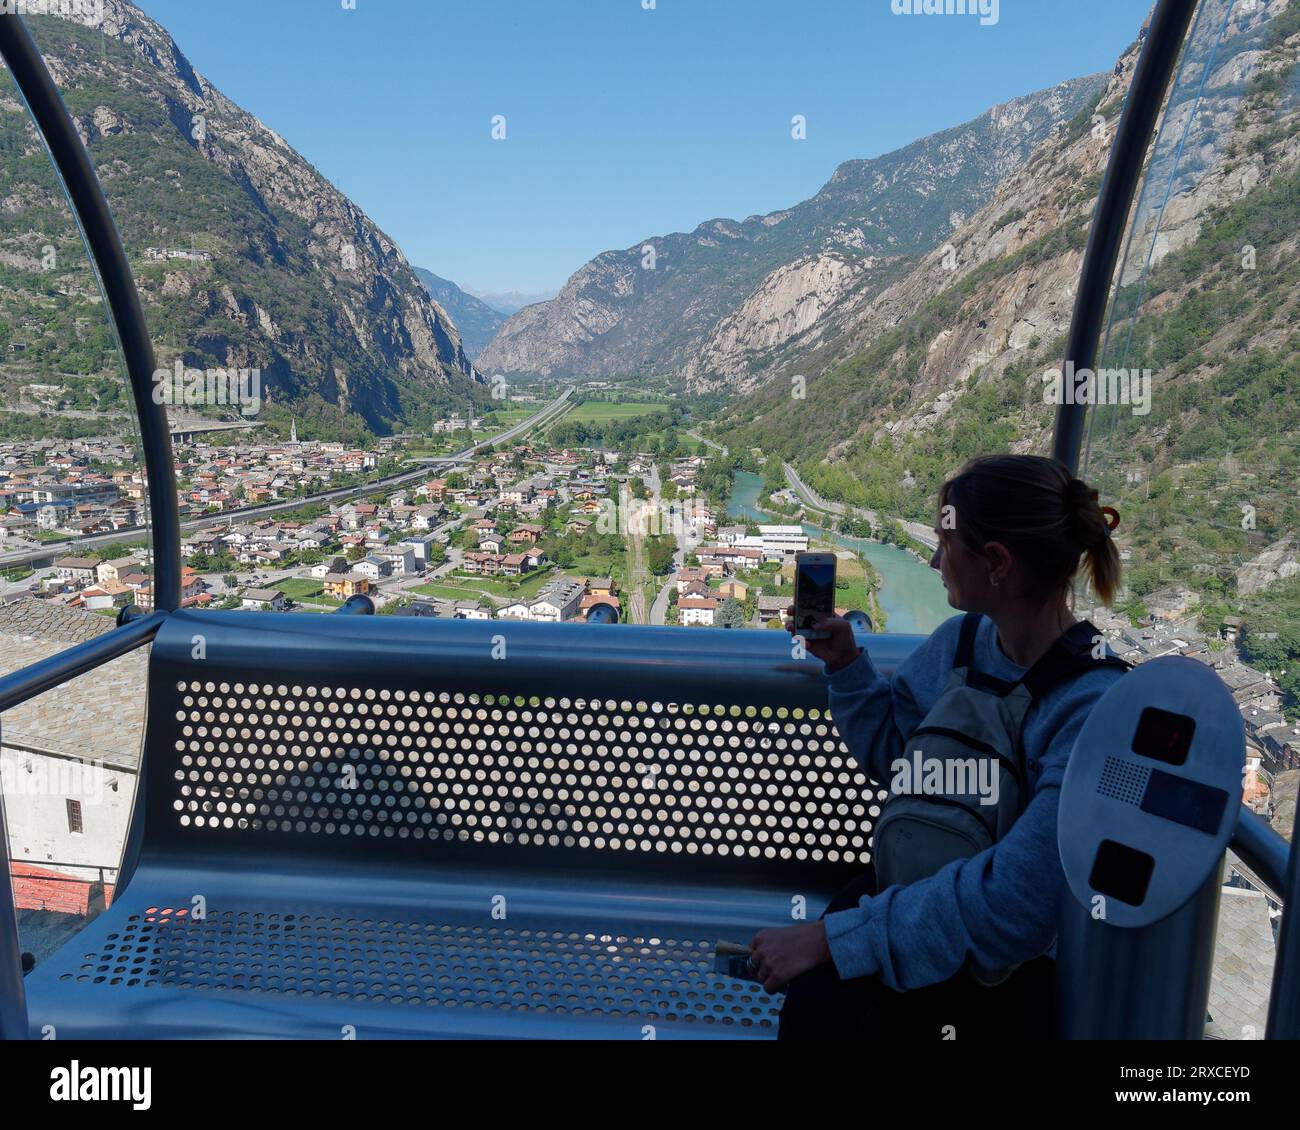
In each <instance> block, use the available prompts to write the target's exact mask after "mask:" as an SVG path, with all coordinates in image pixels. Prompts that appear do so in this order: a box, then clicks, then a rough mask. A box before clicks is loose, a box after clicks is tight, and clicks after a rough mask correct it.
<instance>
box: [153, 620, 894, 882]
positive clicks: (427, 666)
mask: <svg viewBox="0 0 1300 1130" xmlns="http://www.w3.org/2000/svg"><path fill="white" fill-rule="evenodd" d="M875 641H879V643H875ZM917 642H918V640H917V638H916V637H883V636H881V637H873V654H876V655H877V656H878V661H879V662H880V663H881V665H882V667H884V668H885V669H886V670H889V669H891V668H892V666H893V665H894V663H896V662H898V661H899V660H900V659H901V658H902V657H903V656H905V655H906V654H908V653H909V652H910V650H911V649H912V648H914V647H915V646H916V644H917ZM820 670H821V664H820V663H819V662H817V661H815V660H808V659H805V660H794V659H792V658H791V640H790V637H789V636H787V635H786V634H785V633H777V632H775V631H769V632H751V631H723V630H708V629H691V630H687V629H675V628H668V629H665V628H636V627H630V626H617V627H598V626H595V625H585V624H578V625H542V624H529V623H511V622H504V621H477V622H476V621H442V620H435V621H430V620H416V619H405V618H398V617H391V616H375V617H357V616H308V615H281V614H275V613H239V612H229V613H226V612H223V613H201V612H181V613H177V614H175V615H173V616H172V617H171V618H170V619H169V621H168V623H167V624H166V625H165V626H164V627H163V629H162V630H161V632H160V633H159V635H158V638H157V640H156V641H155V643H154V645H153V650H152V655H151V659H150V687H149V708H148V728H147V733H146V760H145V766H146V768H145V781H144V786H145V801H144V803H145V806H146V821H145V825H144V838H143V850H144V852H145V853H153V852H158V853H164V854H167V855H171V856H186V855H203V856H206V857H208V858H211V857H212V856H213V855H214V854H215V855H218V856H219V855H221V854H230V855H232V856H235V855H238V856H240V857H243V859H245V860H247V859H248V858H249V857H252V858H261V859H265V858H267V857H268V855H286V856H291V855H301V856H305V857H310V858H311V859H312V860H317V861H318V860H321V859H322V858H324V859H328V858H330V857H334V858H338V859H340V860H343V859H346V860H347V861H348V862H349V863H357V862H359V861H363V860H373V861H376V862H378V861H386V862H390V863H392V864H394V865H397V864H401V863H418V864H422V865H430V864H438V865H450V866H452V867H457V868H461V869H463V868H464V867H465V866H466V865H472V864H474V863H476V862H483V863H487V864H490V865H493V866H497V867H504V868H509V869H512V870H522V869H537V870H545V871H561V872H563V871H575V870H584V871H585V870H591V871H604V872H609V871H611V870H615V871H620V872H626V871H638V872H649V873H653V874H657V875H659V876H661V877H670V876H679V877H683V878H684V877H686V876H688V875H689V876H691V877H699V878H708V879H710V880H718V879H722V880H725V881H727V882H754V883H757V884H761V885H763V886H766V885H769V884H770V883H771V882H772V881H774V880H781V879H785V880H789V879H792V878H796V877H797V878H799V879H800V880H801V881H802V882H803V883H804V884H805V885H808V886H812V887H813V888H815V889H823V890H830V889H832V888H834V887H836V886H837V885H839V884H841V883H843V882H844V881H846V880H847V879H848V878H850V877H852V876H853V875H856V874H858V873H860V872H861V870H862V867H863V865H864V863H865V862H866V860H867V859H868V855H869V844H868V838H869V836H870V834H871V826H872V818H873V816H874V815H876V814H877V812H878V808H877V805H878V803H879V799H880V795H881V794H880V793H879V791H878V790H877V789H875V788H874V787H873V786H872V785H871V784H870V783H869V782H868V781H867V779H866V778H865V776H864V775H863V774H862V773H861V771H860V770H859V769H858V767H857V766H856V764H855V763H854V762H853V760H852V758H851V757H850V755H849V754H848V751H847V750H846V749H845V748H844V746H843V744H842V743H841V741H840V740H839V737H838V735H837V733H836V732H835V729H834V726H833V724H832V722H831V720H830V718H829V715H828V713H827V710H826V693H825V685H824V682H823V680H822V678H821V677H820Z"/></svg>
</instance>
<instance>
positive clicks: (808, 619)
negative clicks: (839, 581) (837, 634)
mask: <svg viewBox="0 0 1300 1130" xmlns="http://www.w3.org/2000/svg"><path fill="white" fill-rule="evenodd" d="M835 565H836V557H835V554H833V553H799V554H796V555H795V566H794V629H795V631H796V632H797V633H798V634H799V635H801V636H803V637H804V639H809V640H820V639H825V638H826V636H827V634H828V633H826V632H814V631H813V630H812V626H813V625H814V624H816V623H818V622H819V621H821V620H829V619H830V618H831V617H832V616H834V615H835Z"/></svg>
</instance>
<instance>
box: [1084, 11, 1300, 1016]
mask: <svg viewBox="0 0 1300 1130" xmlns="http://www.w3.org/2000/svg"><path fill="white" fill-rule="evenodd" d="M1297 35H1300V5H1296V4H1292V5H1290V6H1289V7H1288V6H1286V5H1280V4H1269V5H1267V6H1266V5H1264V4H1262V3H1261V4H1243V3H1241V2H1240V0H1205V2H1204V3H1203V4H1202V5H1201V8H1200V10H1199V12H1198V13H1197V18H1196V24H1195V27H1194V30H1193V32H1192V35H1191V37H1190V38H1189V41H1188V44H1187V47H1186V49H1185V52H1184V58H1183V61H1182V64H1181V71H1180V74H1179V76H1178V80H1177V83H1176V85H1175V88H1174V90H1173V92H1172V94H1171V97H1170V101H1169V106H1168V108H1167V110H1166V113H1165V117H1164V123H1163V126H1162V128H1161V131H1160V134H1159V137H1158V139H1157V141H1156V143H1155V145H1154V147H1153V150H1152V152H1151V154H1150V158H1149V166H1148V169H1147V173H1146V178H1145V181H1144V183H1143V186H1142V192H1141V196H1140V199H1139V202H1138V204H1137V206H1136V208H1135V211H1134V215H1133V218H1132V221H1131V230H1130V233H1129V239H1128V245H1127V248H1126V251H1125V255H1124V258H1123V262H1122V266H1121V269H1120V274H1119V277H1118V283H1117V289H1116V292H1115V296H1114V300H1113V303H1112V309H1111V315H1110V322H1109V325H1108V327H1107V331H1106V335H1105V339H1104V347H1103V351H1102V360H1101V362H1100V364H1099V370H1098V374H1097V377H1098V381H1097V388H1098V390H1099V399H1100V403H1098V404H1097V406H1096V407H1094V409H1093V411H1092V414H1091V420H1090V430H1089V434H1088V439H1087V449H1086V461H1085V467H1086V469H1085V472H1084V473H1085V475H1086V477H1087V478H1088V479H1089V481H1092V482H1094V483H1095V485H1097V486H1098V488H1099V489H1100V490H1101V493H1102V496H1103V501H1105V502H1109V503H1111V504H1113V505H1115V506H1116V508H1117V509H1118V510H1119V511H1120V513H1121V524H1120V527H1119V531H1118V534H1117V536H1118V538H1119V544H1120V547H1121V556H1122V557H1123V559H1124V564H1125V589H1124V592H1123V594H1122V598H1121V600H1119V601H1118V602H1117V605H1118V607H1117V608H1116V609H1115V610H1114V613H1115V615H1114V618H1113V619H1111V620H1109V621H1108V623H1109V626H1111V627H1112V628H1113V630H1114V632H1115V633H1116V635H1115V638H1116V639H1118V640H1119V644H1118V647H1119V649H1120V650H1121V651H1122V652H1125V653H1126V654H1127V657H1128V658H1131V659H1133V660H1135V661H1141V660H1143V659H1146V658H1151V657H1154V656H1158V655H1163V654H1178V653H1182V654H1190V655H1195V656H1197V657H1199V658H1202V659H1203V660H1204V661H1205V662H1207V663H1210V664H1212V665H1213V666H1215V667H1216V668H1217V669H1218V670H1219V673H1220V675H1221V676H1222V677H1223V679H1224V681H1225V682H1226V683H1227V685H1228V686H1229V688H1230V689H1231V690H1232V692H1233V694H1234V697H1235V698H1236V699H1237V701H1238V703H1239V704H1240V706H1241V710H1242V714H1243V717H1244V719H1245V723H1246V731H1247V735H1248V763H1249V767H1250V769H1249V772H1248V775H1247V781H1246V787H1245V790H1244V793H1243V800H1244V801H1245V803H1247V804H1249V805H1250V806H1252V807H1254V808H1256V809H1257V810H1258V811H1260V812H1261V813H1263V814H1264V815H1266V816H1276V814H1277V813H1279V812H1280V811H1284V810H1286V809H1287V807H1288V805H1289V807H1290V809H1291V810H1294V795H1295V778H1296V773H1295V772H1294V770H1296V769H1298V768H1300V575H1298V574H1300V543H1298V542H1297V540H1296V532H1297V520H1298V519H1300V509H1298V508H1297V499H1296V491H1295V483H1296V475H1297V471H1298V470H1300V457H1298V454H1300V453H1298V452H1297V448H1296V441H1297V438H1300V412H1298V411H1297V399H1296V397H1297V393H1298V392H1300V333H1297V332H1296V330H1295V327H1294V317H1295V314H1294V296H1295V293H1296V286H1297V283H1298V282H1300V267H1298V265H1297V264H1298V263H1300V259H1298V258H1297V255H1296V248H1297V238H1298V237H1300V169H1298V168H1297V160H1296V149H1295V137H1296V131H1297V126H1298V125H1300V122H1298V121H1297V112H1298V111H1300V70H1298V69H1297V66H1296V63H1297V59H1298V54H1297V49H1296V43H1297V39H1296V37H1297ZM1288 796H1289V797H1290V799H1289V800H1288V799H1287V798H1288ZM1280 830H1282V831H1283V832H1284V833H1287V834H1289V832H1290V829H1289V828H1287V827H1281V829H1280ZM1230 862H1231V871H1230V876H1231V887H1232V888H1233V890H1230V891H1229V892H1227V893H1225V898H1224V902H1223V912H1222V921H1221V924H1220V940H1219V954H1218V957H1217V958H1216V961H1217V962H1218V964H1219V967H1220V968H1219V969H1218V970H1217V971H1216V978H1215V990H1214V995H1213V996H1212V998H1211V1009H1210V1010H1211V1015H1212V1016H1213V1018H1214V1022H1215V1023H1214V1025H1213V1026H1212V1031H1217V1033H1218V1034H1221V1035H1224V1036H1226V1037H1228V1038H1232V1039H1241V1038H1250V1037H1251V1036H1252V1035H1256V1036H1257V1035H1259V1034H1261V1033H1262V1032H1263V1020H1264V1016H1263V1008H1264V1005H1263V1002H1264V1001H1265V1000H1266V999H1267V994H1268V986H1269V971H1270V968H1271V962H1272V953H1273V947H1272V944H1271V942H1272V939H1273V936H1274V933H1275V930H1276V925H1277V911H1278V908H1277V906H1276V904H1274V903H1273V902H1272V901H1271V900H1269V899H1267V898H1265V897H1264V896H1263V895H1262V894H1260V893H1259V891H1258V889H1257V888H1258V884H1257V881H1255V880H1254V878H1253V876H1251V875H1250V873H1249V870H1248V869H1247V868H1246V867H1245V865H1244V864H1242V863H1241V861H1240V860H1237V859H1236V858H1235V857H1231V858H1230ZM1233 895H1236V896H1239V897H1230V896H1233ZM1234 949H1236V950H1239V951H1240V952H1234ZM1225 963H1226V964H1225ZM1252 1002H1255V1003H1253V1004H1252Z"/></svg>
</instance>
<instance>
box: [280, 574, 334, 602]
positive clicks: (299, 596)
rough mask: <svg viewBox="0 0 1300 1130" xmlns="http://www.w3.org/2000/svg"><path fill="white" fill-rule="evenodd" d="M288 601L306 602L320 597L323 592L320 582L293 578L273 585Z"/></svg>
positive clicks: (311, 579)
mask: <svg viewBox="0 0 1300 1130" xmlns="http://www.w3.org/2000/svg"><path fill="white" fill-rule="evenodd" d="M275 588H277V589H279V590H280V591H281V592H282V593H284V595H285V596H287V597H288V598H289V599H290V600H307V599H309V598H311V597H314V596H320V595H321V594H322V593H323V592H324V591H325V590H324V587H323V586H322V584H321V582H320V581H317V580H315V579H313V578H311V577H295V578H293V579H292V580H288V581H281V582H280V583H279V584H277V585H275Z"/></svg>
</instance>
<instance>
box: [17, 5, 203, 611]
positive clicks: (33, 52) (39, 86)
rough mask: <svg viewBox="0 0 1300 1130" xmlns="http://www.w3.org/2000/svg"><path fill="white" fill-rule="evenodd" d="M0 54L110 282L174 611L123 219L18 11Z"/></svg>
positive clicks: (148, 353) (171, 501) (171, 506)
mask: <svg viewBox="0 0 1300 1130" xmlns="http://www.w3.org/2000/svg"><path fill="white" fill-rule="evenodd" d="M0 56H3V58H4V61H5V64H6V65H7V66H8V67H9V72H10V74H12V75H13V77H14V82H15V83H16V84H17V86H18V90H19V92H20V93H21V94H22V96H23V99H24V100H25V101H26V103H27V108H28V110H29V111H30V112H31V115H32V119H33V120H34V121H35V122H36V126H37V129H38V131H39V132H40V134H41V136H42V137H43V138H44V140H45V144H46V146H47V148H48V149H49V153H50V158H51V160H53V162H54V166H55V168H56V169H57V170H58V173H59V176H60V178H61V179H62V180H63V185H64V188H65V190H66V191H67V194H68V200H69V202H70V203H71V205H72V210H73V214H74V215H75V216H76V219H77V222H78V223H79V224H80V225H81V231H82V234H83V235H84V237H85V240H86V246H87V247H88V248H89V250H90V256H91V259H92V261H93V263H94V266H95V270H96V271H97V273H98V275H99V279H100V282H101V284H102V285H103V288H104V295H105V298H106V299H107V300H108V306H109V310H110V311H111V313H112V317H113V324H114V326H115V327H116V329H117V336H118V340H119V342H120V343H121V346H122V356H123V357H124V358H125V360H126V369H127V375H128V377H129V379H130V382H131V391H132V393H133V394H134V397H135V408H136V414H137V416H138V417H139V421H140V444H141V446H142V447H143V449H144V463H145V472H146V474H147V475H148V477H149V514H150V518H151V521H152V525H153V550H154V554H153V555H154V577H153V583H154V608H156V609H158V610H159V611H162V612H170V611H173V610H174V609H176V608H179V607H180V602H181V564H180V550H181V535H180V515H179V512H178V510H177V506H176V477H175V472H174V470H173V466H172V445H171V435H170V432H169V428H168V424H167V411H166V409H165V408H164V407H163V406H162V405H161V404H156V403H155V402H154V398H153V390H154V382H153V374H154V368H155V365H154V353H153V345H152V344H151V343H150V341H149V331H148V327H147V326H146V325H145V320H144V310H143V308H142V307H141V305H140V295H139V293H138V292H137V291H136V288H135V278H134V276H133V275H132V274H131V266H130V264H129V263H128V262H127V258H126V252H125V250H124V249H123V247H122V239H121V236H120V235H119V234H118V231H117V226H116V225H115V224H114V223H113V216H112V213H111V212H110V211H109V208H108V201H107V200H105V198H104V190H103V188H101V186H100V183H99V179H98V177H96V175H95V170H94V168H93V166H92V165H91V163H90V157H89V155H88V154H87V153H86V150H85V147H84V146H83V145H82V144H81V139H80V138H79V137H78V136H77V131H76V129H75V128H74V127H73V125H72V119H71V118H70V117H69V116H68V111H67V107H65V106H64V104H63V99H62V98H61V97H60V95H59V91H58V88H57V87H56V86H55V85H54V80H53V79H52V78H51V77H50V72H49V71H48V70H47V69H46V66H45V62H44V60H43V59H42V58H41V53H40V51H39V50H38V49H37V47H36V44H35V43H34V42H33V41H32V37H31V33H30V32H28V30H27V26H26V25H25V24H24V23H23V21H22V19H21V18H20V17H19V16H17V15H14V14H8V15H0Z"/></svg>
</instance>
